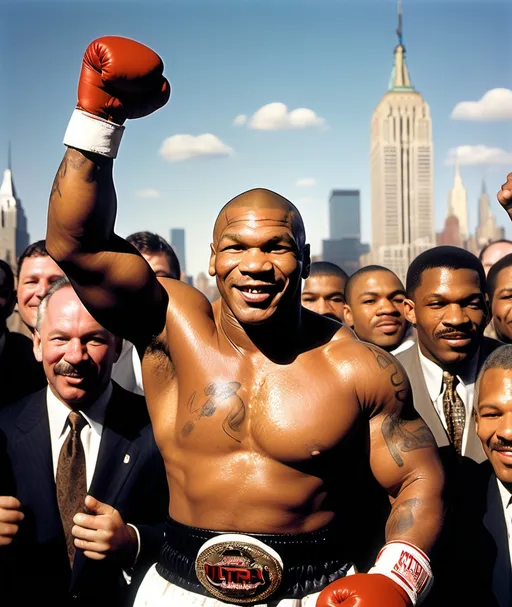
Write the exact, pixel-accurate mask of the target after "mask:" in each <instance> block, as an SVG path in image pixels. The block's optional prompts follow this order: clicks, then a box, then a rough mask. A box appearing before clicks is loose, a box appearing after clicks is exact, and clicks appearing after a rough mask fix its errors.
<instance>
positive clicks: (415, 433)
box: [381, 413, 435, 467]
mask: <svg viewBox="0 0 512 607" xmlns="http://www.w3.org/2000/svg"><path fill="white" fill-rule="evenodd" d="M381 431H382V436H383V437H384V440H385V441H386V445H387V446H388V449H389V452H390V453H391V457H392V458H393V459H394V460H395V462H396V464H397V465H398V466H399V467H402V466H403V465H404V460H403V459H402V457H401V455H400V452H401V451H402V452H404V453H405V452H407V451H416V449H426V448H427V447H431V446H432V445H435V440H434V437H433V436H432V432H431V431H430V428H429V427H428V426H426V425H425V424H424V423H423V422H422V421H421V420H413V421H408V420H406V419H403V418H402V417H401V416H400V414H399V413H390V414H389V415H387V416H386V418H385V419H384V421H383V422H382V427H381Z"/></svg>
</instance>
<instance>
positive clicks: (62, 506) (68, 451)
mask: <svg viewBox="0 0 512 607" xmlns="http://www.w3.org/2000/svg"><path fill="white" fill-rule="evenodd" d="M68 422H69V426H70V431H69V433H68V435H67V436H66V440H65V441H64V444H63V445H62V449H61V450H60V455H59V463H58V465H57V476H56V485H57V503H58V505H59V511H60V518H61V520H62V527H63V528H64V535H65V537H66V544H67V548H68V557H69V564H70V565H71V567H73V561H74V558H75V545H74V543H73V542H74V540H73V536H72V535H71V529H72V527H73V517H74V516H75V514H76V513H77V512H83V510H84V500H85V497H86V495H87V477H86V474H85V453H84V448H83V445H82V441H81V440H80V432H81V431H82V428H83V427H84V426H85V425H86V424H87V421H86V419H85V418H84V417H83V416H82V414H81V413H78V411H71V413H70V414H69V417H68Z"/></svg>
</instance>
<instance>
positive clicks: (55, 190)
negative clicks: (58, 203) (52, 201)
mask: <svg viewBox="0 0 512 607" xmlns="http://www.w3.org/2000/svg"><path fill="white" fill-rule="evenodd" d="M67 165H68V163H67V158H66V156H64V158H63V159H62V162H61V163H60V166H59V168H58V170H57V173H56V174H55V179H54V180H53V184H52V190H51V193H50V196H53V195H54V194H58V195H59V198H62V192H61V191H60V180H61V179H62V178H63V177H64V176H65V175H66V169H67Z"/></svg>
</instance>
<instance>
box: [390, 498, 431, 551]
mask: <svg viewBox="0 0 512 607" xmlns="http://www.w3.org/2000/svg"><path fill="white" fill-rule="evenodd" d="M422 503H423V502H422V501H421V499H419V498H418V497H411V498H410V499H408V500H405V502H403V503H402V504H398V505H397V506H394V507H393V510H392V511H391V514H390V515H389V518H388V522H387V523H386V539H387V541H390V539H393V538H396V537H397V536H401V535H403V534H404V533H406V532H407V531H409V529H410V528H411V527H412V526H413V525H414V523H415V519H414V510H416V508H418V507H420V506H421V505H422Z"/></svg>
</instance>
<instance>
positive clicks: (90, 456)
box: [0, 277, 168, 607]
mask: <svg viewBox="0 0 512 607" xmlns="http://www.w3.org/2000/svg"><path fill="white" fill-rule="evenodd" d="M120 349H121V340H120V339H119V338H117V337H115V336H114V335H112V333H110V332H109V331H107V330H106V329H104V328H103V327H102V326H101V325H100V324H99V323H98V322H97V321H96V320H94V319H93V318H92V316H91V315H90V314H89V313H88V312H87V310H86V309H85V308H84V306H83V304H82V303H81V301H80V300H79V299H78V296H77V294H76V293H75V291H74V290H73V288H72V287H71V285H70V283H69V281H68V280H67V278H65V277H62V278H60V279H58V280H57V281H56V282H54V284H53V285H52V286H51V287H50V289H49V290H48V292H47V294H46V295H45V297H44V298H43V299H42V301H41V303H40V305H39V308H38V313H37V320H36V326H35V331H34V353H35V356H36V358H37V359H38V360H39V361H40V362H42V364H43V367H44V371H45V374H46V377H47V380H48V387H47V388H45V389H43V390H41V391H39V392H35V393H33V394H31V395H29V396H27V397H25V398H23V399H22V400H19V401H17V402H15V403H13V404H12V405H9V406H7V407H5V408H4V409H3V410H2V411H0V557H1V559H0V560H2V561H3V562H2V563H1V565H2V566H3V569H2V575H3V576H5V577H4V579H3V580H2V597H3V598H4V597H6V598H7V603H9V598H11V599H12V602H13V603H17V604H22V605H29V604H33V603H35V602H42V603H48V604H51V605H53V606H54V607H64V606H65V605H69V604H71V603H73V604H75V605H83V606H84V607H90V606H91V605H96V606H98V607H102V606H107V605H108V606H109V607H124V606H125V605H127V604H129V602H130V601H132V600H133V596H134V594H135V591H136V589H137V587H138V584H139V583H140V581H141V578H142V576H143V575H144V574H145V573H146V571H147V569H148V567H149V565H150V564H151V563H152V562H153V561H154V560H155V559H156V558H157V556H158V552H159V549H160V545H161V543H162V542H163V532H164V525H163V521H164V519H165V515H166V512H167V502H168V490H167V483H166V477H165V471H164V467H163V461H162V458H161V456H160V454H159V452H158V449H157V447H156V444H155V442H154V439H153V433H152V430H151V426H150V423H149V417H148V414H147V409H146V405H145V401H144V398H143V397H141V396H138V395H135V394H132V393H130V392H128V391H126V390H124V389H122V388H120V387H119V386H118V385H116V384H114V383H113V382H111V380H110V376H111V370H112V365H113V363H114V362H115V360H116V359H117V357H118V356H119V352H120ZM27 558H28V562H27Z"/></svg>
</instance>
